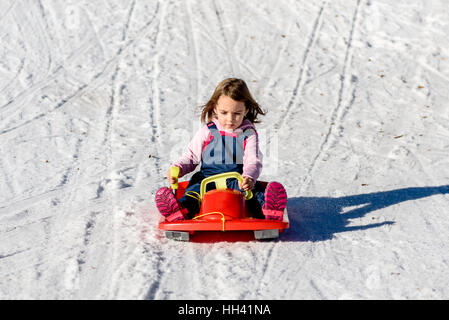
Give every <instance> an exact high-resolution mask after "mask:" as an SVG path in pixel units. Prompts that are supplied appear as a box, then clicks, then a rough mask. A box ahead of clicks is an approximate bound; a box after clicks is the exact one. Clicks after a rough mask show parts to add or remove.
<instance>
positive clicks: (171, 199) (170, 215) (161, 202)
mask: <svg viewBox="0 0 449 320" xmlns="http://www.w3.org/2000/svg"><path fill="white" fill-rule="evenodd" d="M155 201H156V207H157V208H158V210H159V212H160V213H161V214H162V215H163V216H164V217H165V219H166V220H167V221H168V222H172V221H176V220H184V214H183V211H184V210H183V208H182V207H181V206H180V205H179V203H178V200H176V197H175V195H174V194H173V192H172V190H171V189H169V188H167V187H162V188H160V189H159V190H158V191H157V192H156V197H155Z"/></svg>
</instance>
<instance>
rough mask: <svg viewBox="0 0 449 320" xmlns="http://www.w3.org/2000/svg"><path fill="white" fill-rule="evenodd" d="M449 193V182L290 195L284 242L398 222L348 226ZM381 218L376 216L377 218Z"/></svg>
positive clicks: (318, 239)
mask: <svg viewBox="0 0 449 320" xmlns="http://www.w3.org/2000/svg"><path fill="white" fill-rule="evenodd" d="M446 193H449V185H445V186H439V187H416V188H404V189H398V190H391V191H382V192H375V193H368V194H360V195H354V196H346V197H341V198H329V197H298V198H289V199H288V204H287V210H288V216H289V219H290V228H289V229H287V230H286V231H285V232H284V234H283V236H282V237H281V238H280V240H281V241H323V240H328V239H332V237H333V235H334V234H336V233H340V232H347V231H354V230H365V229H370V228H377V227H381V226H384V225H392V224H394V223H395V222H394V221H383V222H373V223H370V224H367V225H363V226H348V224H349V223H350V220H351V219H356V218H362V217H364V216H365V215H366V214H368V213H370V212H372V211H375V210H379V209H382V208H385V207H388V206H391V205H395V204H398V203H400V202H404V201H409V200H416V199H419V198H424V197H429V196H432V195H436V194H446ZM376 219H377V218H376V217H373V221H375V220H376Z"/></svg>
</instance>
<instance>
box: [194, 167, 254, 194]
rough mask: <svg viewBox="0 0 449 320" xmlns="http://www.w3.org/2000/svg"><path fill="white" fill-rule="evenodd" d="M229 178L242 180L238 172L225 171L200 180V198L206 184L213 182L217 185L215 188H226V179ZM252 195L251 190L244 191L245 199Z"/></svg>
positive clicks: (204, 191)
mask: <svg viewBox="0 0 449 320" xmlns="http://www.w3.org/2000/svg"><path fill="white" fill-rule="evenodd" d="M230 178H236V179H237V180H238V181H240V182H243V177H242V176H241V174H240V173H238V172H225V173H220V174H216V175H214V176H210V177H207V178H204V179H203V181H202V182H201V187H200V197H201V199H203V196H204V194H205V193H206V185H208V184H209V183H211V182H215V186H216V187H217V189H226V188H227V185H226V180H227V179H230ZM252 197H253V193H252V192H251V190H248V191H246V192H245V200H249V199H251V198H252Z"/></svg>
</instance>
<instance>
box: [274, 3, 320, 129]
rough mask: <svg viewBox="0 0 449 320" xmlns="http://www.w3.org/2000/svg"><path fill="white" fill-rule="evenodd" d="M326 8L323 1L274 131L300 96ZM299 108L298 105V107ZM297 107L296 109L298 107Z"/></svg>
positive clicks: (287, 115) (283, 121)
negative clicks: (297, 74) (293, 84)
mask: <svg viewBox="0 0 449 320" xmlns="http://www.w3.org/2000/svg"><path fill="white" fill-rule="evenodd" d="M325 6H326V1H324V2H323V3H322V4H321V7H320V10H319V11H318V14H317V16H316V18H315V21H314V23H313V27H312V32H311V33H310V35H309V36H308V39H309V42H308V43H307V46H306V49H305V50H304V54H303V58H302V61H301V67H300V68H299V70H300V71H299V76H298V78H297V79H296V83H295V87H294V89H293V93H292V95H291V97H290V100H289V102H288V104H287V108H286V111H285V113H283V114H282V117H281V118H280V119H279V120H278V121H277V122H276V124H275V125H274V128H275V129H280V128H281V126H282V125H283V124H284V123H285V121H286V120H287V119H288V118H289V114H290V111H291V110H292V106H293V105H294V103H295V101H296V100H297V98H298V96H299V95H301V92H302V88H303V86H304V81H303V78H304V75H305V73H306V69H307V62H308V60H309V55H310V52H311V50H312V49H313V46H314V44H315V42H316V39H317V37H318V34H319V30H320V27H321V24H322V20H323V19H322V16H323V11H324V9H325ZM299 106H300V105H299ZM299 106H298V107H299Z"/></svg>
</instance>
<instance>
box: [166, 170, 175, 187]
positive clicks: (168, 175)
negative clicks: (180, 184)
mask: <svg viewBox="0 0 449 320" xmlns="http://www.w3.org/2000/svg"><path fill="white" fill-rule="evenodd" d="M167 179H168V183H169V184H170V185H172V184H174V183H176V178H175V177H172V176H171V174H170V169H168V171H167Z"/></svg>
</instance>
